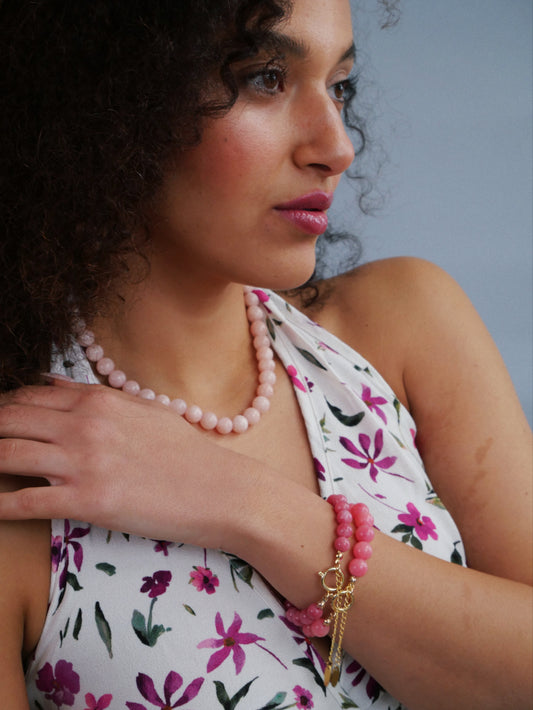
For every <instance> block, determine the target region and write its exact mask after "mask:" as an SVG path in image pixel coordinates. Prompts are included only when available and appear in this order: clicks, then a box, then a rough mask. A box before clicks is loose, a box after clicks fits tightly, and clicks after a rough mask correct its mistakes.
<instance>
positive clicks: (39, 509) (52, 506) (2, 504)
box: [0, 486, 74, 520]
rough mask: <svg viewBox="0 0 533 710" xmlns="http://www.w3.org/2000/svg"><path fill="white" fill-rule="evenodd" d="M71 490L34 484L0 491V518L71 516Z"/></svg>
mask: <svg viewBox="0 0 533 710" xmlns="http://www.w3.org/2000/svg"><path fill="white" fill-rule="evenodd" d="M73 502H74V501H73V496H72V492H71V491H70V489H69V488H68V487H67V486H34V487H31V488H21V489H20V490H18V491H12V492H10V493H0V520H43V519H45V520H52V519H58V518H69V517H72V513H73V510H74V506H73Z"/></svg>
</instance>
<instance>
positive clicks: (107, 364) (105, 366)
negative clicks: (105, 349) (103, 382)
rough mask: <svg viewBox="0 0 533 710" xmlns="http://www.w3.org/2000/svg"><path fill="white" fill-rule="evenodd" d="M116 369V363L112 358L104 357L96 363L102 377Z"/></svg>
mask: <svg viewBox="0 0 533 710" xmlns="http://www.w3.org/2000/svg"><path fill="white" fill-rule="evenodd" d="M114 369H115V363H114V362H113V360H111V358H110V357H103V358H102V359H101V360H98V362H97V363H96V371H97V372H99V373H100V374H101V375H106V376H107V375H109V374H111V373H112V372H113V370H114Z"/></svg>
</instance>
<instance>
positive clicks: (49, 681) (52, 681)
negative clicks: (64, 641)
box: [35, 661, 80, 708]
mask: <svg viewBox="0 0 533 710" xmlns="http://www.w3.org/2000/svg"><path fill="white" fill-rule="evenodd" d="M35 685H36V687H37V688H38V689H39V690H42V691H43V693H45V696H44V697H45V698H46V699H47V700H51V701H52V702H53V703H54V705H56V707H58V708H60V707H61V706H62V705H69V706H70V707H72V705H74V700H75V695H76V693H79V692H80V677H79V675H78V674H77V673H76V672H75V671H74V669H73V666H72V663H68V662H67V661H58V662H57V663H56V665H55V668H52V666H51V665H50V663H46V664H45V665H44V666H43V667H42V668H41V670H40V671H39V672H38V674H37V680H36V682H35Z"/></svg>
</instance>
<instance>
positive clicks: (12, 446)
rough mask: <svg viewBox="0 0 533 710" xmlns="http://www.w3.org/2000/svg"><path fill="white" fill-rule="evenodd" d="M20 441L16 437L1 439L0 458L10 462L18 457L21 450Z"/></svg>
mask: <svg viewBox="0 0 533 710" xmlns="http://www.w3.org/2000/svg"><path fill="white" fill-rule="evenodd" d="M18 444H19V442H18V441H17V440H16V439H0V459H1V460H2V461H4V463H9V462H10V461H12V460H13V459H16V457H17V454H18V451H19V446H18Z"/></svg>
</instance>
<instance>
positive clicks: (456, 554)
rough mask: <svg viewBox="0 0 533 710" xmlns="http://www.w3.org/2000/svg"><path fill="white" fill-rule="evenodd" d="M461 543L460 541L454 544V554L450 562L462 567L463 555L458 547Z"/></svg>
mask: <svg viewBox="0 0 533 710" xmlns="http://www.w3.org/2000/svg"><path fill="white" fill-rule="evenodd" d="M459 543H460V540H458V541H457V542H454V543H453V552H452V554H451V557H450V562H453V564H454V565H460V566H461V567H462V566H463V558H462V557H461V553H460V552H459V551H458V550H457V545H459Z"/></svg>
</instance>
